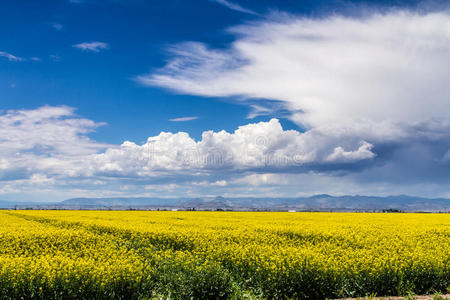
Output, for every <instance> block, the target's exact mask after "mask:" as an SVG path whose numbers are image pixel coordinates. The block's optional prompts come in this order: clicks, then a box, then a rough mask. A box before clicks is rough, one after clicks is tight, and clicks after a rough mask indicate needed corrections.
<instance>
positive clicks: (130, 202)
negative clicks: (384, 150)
mask: <svg viewBox="0 0 450 300" xmlns="http://www.w3.org/2000/svg"><path fill="white" fill-rule="evenodd" d="M0 208H6V209H12V208H17V209H160V210H175V209H180V210H188V209H189V210H193V209H195V210H273V211H287V210H295V211H382V210H391V211H392V210H400V211H409V212H411V211H424V212H450V199H445V198H433V199H432V198H422V197H414V196H407V195H398V196H386V197H377V196H359V195H357V196H330V195H326V194H323V195H315V196H311V197H296V198H276V197H274V198H269V197H264V198H257V197H239V198H228V197H220V196H219V197H204V198H137V197H136V198H133V197H130V198H72V199H67V200H64V201H61V202H57V203H44V202H11V201H0Z"/></svg>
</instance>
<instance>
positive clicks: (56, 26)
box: [50, 22, 64, 31]
mask: <svg viewBox="0 0 450 300" xmlns="http://www.w3.org/2000/svg"><path fill="white" fill-rule="evenodd" d="M50 26H52V27H53V29H55V30H56V31H62V30H63V29H64V26H63V25H62V24H61V23H57V22H51V23H50Z"/></svg>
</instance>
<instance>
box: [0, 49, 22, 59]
mask: <svg viewBox="0 0 450 300" xmlns="http://www.w3.org/2000/svg"><path fill="white" fill-rule="evenodd" d="M0 57H5V58H6V59H7V60H9V61H24V60H25V59H24V58H22V57H19V56H15V55H13V54H11V53H8V52H4V51H0Z"/></svg>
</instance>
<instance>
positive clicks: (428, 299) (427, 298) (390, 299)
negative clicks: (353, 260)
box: [336, 294, 450, 300]
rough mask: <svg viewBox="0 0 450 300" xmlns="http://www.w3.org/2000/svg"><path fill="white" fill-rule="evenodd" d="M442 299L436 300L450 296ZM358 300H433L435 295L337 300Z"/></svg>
mask: <svg viewBox="0 0 450 300" xmlns="http://www.w3.org/2000/svg"><path fill="white" fill-rule="evenodd" d="M441 297H442V298H439V297H436V298H434V299H449V300H450V294H447V295H441ZM356 299H361V300H367V299H370V300H403V299H409V300H413V299H414V300H431V299H433V295H429V296H409V298H405V297H375V298H367V297H363V298H343V299H336V300H356Z"/></svg>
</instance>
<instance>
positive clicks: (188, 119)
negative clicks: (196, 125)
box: [169, 117, 198, 122]
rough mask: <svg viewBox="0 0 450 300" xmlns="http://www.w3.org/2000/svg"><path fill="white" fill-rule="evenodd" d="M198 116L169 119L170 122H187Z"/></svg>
mask: <svg viewBox="0 0 450 300" xmlns="http://www.w3.org/2000/svg"><path fill="white" fill-rule="evenodd" d="M197 119H198V117H181V118H173V119H169V121H171V122H188V121H193V120H197Z"/></svg>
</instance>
